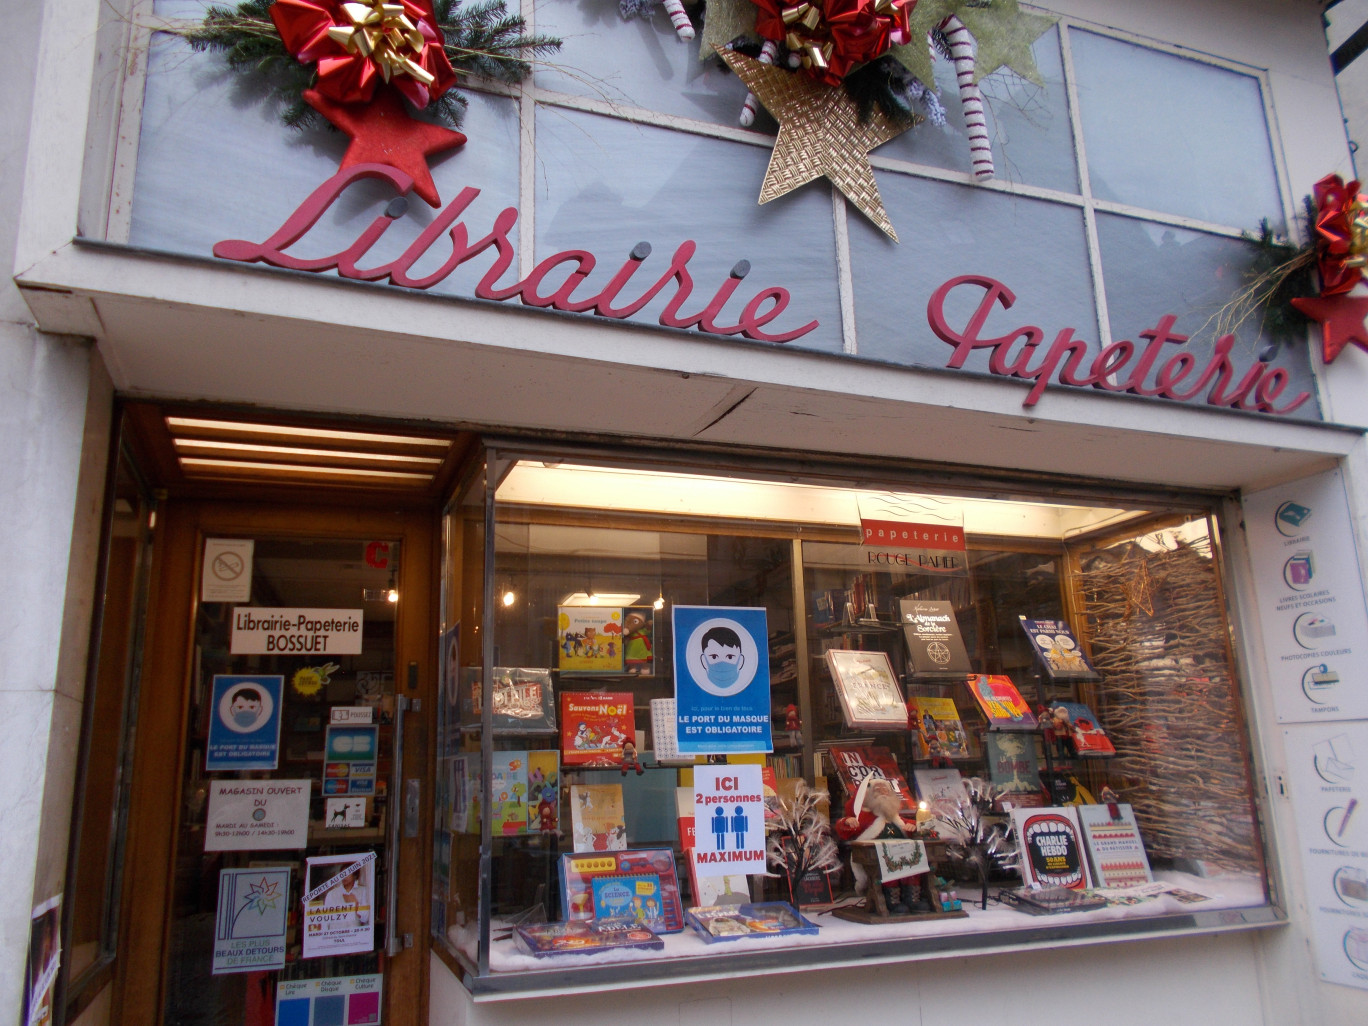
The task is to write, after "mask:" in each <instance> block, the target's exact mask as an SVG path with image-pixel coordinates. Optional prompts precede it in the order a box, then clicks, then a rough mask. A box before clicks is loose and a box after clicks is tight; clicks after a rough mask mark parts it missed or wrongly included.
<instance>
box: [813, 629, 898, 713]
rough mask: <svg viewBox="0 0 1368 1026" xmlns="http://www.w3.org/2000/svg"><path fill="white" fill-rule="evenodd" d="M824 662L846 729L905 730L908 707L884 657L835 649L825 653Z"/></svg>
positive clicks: (876, 653)
mask: <svg viewBox="0 0 1368 1026" xmlns="http://www.w3.org/2000/svg"><path fill="white" fill-rule="evenodd" d="M826 662H827V668H828V669H829V670H830V671H831V679H832V681H833V682H834V684H835V686H836V695H837V697H838V698H840V700H841V711H842V713H844V714H845V722H846V726H847V727H857V728H861V729H865V730H897V731H903V730H906V729H907V706H906V705H904V704H903V696H902V688H900V687H899V686H898V678H897V677H895V676H894V675H893V667H892V665H890V663H889V661H888V656H887V655H885V654H884V653H883V652H854V651H850V650H848V649H840V648H834V649H831V650H829V651H828V652H827V654H826Z"/></svg>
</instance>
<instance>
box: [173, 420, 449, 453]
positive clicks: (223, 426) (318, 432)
mask: <svg viewBox="0 0 1368 1026" xmlns="http://www.w3.org/2000/svg"><path fill="white" fill-rule="evenodd" d="M166 426H167V427H169V428H172V429H173V431H174V429H175V428H183V429H188V430H202V431H224V432H229V433H232V434H258V435H289V436H291V437H295V438H316V439H331V440H333V441H346V442H372V443H374V444H376V445H421V446H425V447H438V448H441V449H446V448H448V447H449V446H450V445H451V441H450V440H449V439H446V438H417V437H413V436H410V435H378V434H372V433H371V432H369V431H331V430H328V429H326V428H311V427H298V426H289V425H284V424H256V423H253V422H251V421H233V420H204V419H201V418H197V417H167V418H166Z"/></svg>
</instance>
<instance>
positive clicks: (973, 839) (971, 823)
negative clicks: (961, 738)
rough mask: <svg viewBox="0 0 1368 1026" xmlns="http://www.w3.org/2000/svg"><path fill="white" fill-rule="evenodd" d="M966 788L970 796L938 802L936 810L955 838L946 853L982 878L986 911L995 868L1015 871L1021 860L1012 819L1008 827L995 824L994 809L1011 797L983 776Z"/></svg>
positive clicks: (938, 817) (968, 784)
mask: <svg viewBox="0 0 1368 1026" xmlns="http://www.w3.org/2000/svg"><path fill="white" fill-rule="evenodd" d="M964 786H965V793H966V797H964V798H957V799H955V800H954V801H949V800H944V799H943V800H941V801H939V802H937V803H936V807H935V809H934V810H933V811H934V812H935V814H936V818H937V819H938V820H940V822H941V824H942V825H943V826H944V827H945V830H946V832H947V833H948V834H949V835H950V838H951V840H950V843H949V844H948V845H947V846H946V849H945V851H946V854H947V855H949V856H950V859H951V861H952V862H954V863H956V864H957V865H959V866H961V867H963V868H964V869H966V870H968V871H969V872H970V873H972V874H973V875H974V876H975V877H977V878H978V880H979V882H980V883H981V884H982V886H983V894H982V899H981V901H980V905H979V907H980V908H985V909H986V908H987V907H988V873H989V872H990V871H991V870H994V869H1011V868H1013V867H1014V866H1015V865H1016V862H1017V860H1018V852H1017V850H1016V845H1015V844H1014V843H1012V826H1011V822H1010V820H1009V821H1008V822H1007V823H1006V825H1005V826H1002V825H999V824H998V823H995V822H992V821H991V817H992V815H993V809H994V806H995V805H996V804H997V803H999V802H1001V801H1002V800H1003V799H1004V798H1009V797H1010V796H1009V795H1008V793H1007V792H1005V791H1003V790H1002V789H1001V788H998V787H994V786H993V785H992V784H988V783H985V782H984V781H983V780H982V779H981V778H979V777H970V778H969V779H967V780H966V781H965V782H964Z"/></svg>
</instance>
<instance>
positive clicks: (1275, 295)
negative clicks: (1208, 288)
mask: <svg viewBox="0 0 1368 1026" xmlns="http://www.w3.org/2000/svg"><path fill="white" fill-rule="evenodd" d="M1304 203H1305V207H1306V213H1305V215H1304V216H1305V218H1306V223H1307V224H1308V225H1314V224H1315V223H1316V203H1315V200H1313V199H1312V198H1311V197H1310V196H1307V197H1305V200H1304ZM1240 237H1241V238H1243V239H1244V240H1245V241H1246V242H1250V243H1253V245H1254V258H1253V260H1251V261H1250V265H1249V269H1248V270H1247V271H1246V272H1245V276H1244V280H1245V283H1244V285H1243V286H1242V287H1241V288H1240V291H1238V292H1237V293H1235V295H1234V296H1233V297H1232V298H1231V300H1230V302H1228V303H1226V304H1225V306H1223V307H1221V309H1220V310H1219V311H1218V312H1217V313H1216V315H1215V318H1214V319H1215V321H1216V334H1217V335H1218V336H1220V335H1230V334H1234V333H1235V331H1236V330H1237V329H1238V328H1239V327H1240V326H1241V325H1242V324H1244V323H1245V322H1246V321H1247V320H1249V318H1251V317H1253V316H1255V315H1256V314H1257V315H1258V317H1259V326H1260V328H1261V330H1262V332H1263V334H1265V335H1267V336H1268V337H1269V338H1270V339H1272V341H1273V346H1272V347H1270V351H1269V353H1268V354H1267V357H1268V358H1271V357H1272V355H1273V350H1275V349H1276V348H1277V347H1278V346H1281V345H1282V344H1283V343H1284V342H1290V341H1293V340H1294V339H1297V338H1303V337H1305V334H1306V325H1307V323H1308V322H1307V319H1306V316H1305V315H1304V314H1303V313H1302V312H1301V311H1300V310H1298V309H1297V308H1296V307H1294V306H1293V305H1292V300H1293V299H1295V298H1297V297H1298V296H1314V295H1316V294H1317V293H1318V292H1319V289H1318V288H1317V285H1316V275H1315V271H1316V243H1315V241H1314V240H1313V241H1311V242H1308V243H1307V244H1306V245H1304V246H1294V245H1292V244H1291V243H1290V242H1288V241H1287V239H1285V238H1283V237H1281V236H1279V235H1278V234H1276V233H1275V232H1274V231H1273V229H1272V228H1271V227H1270V226H1269V224H1268V219H1267V218H1264V219H1263V220H1261V221H1260V222H1259V233H1258V234H1257V235H1255V234H1254V233H1252V232H1241V233H1240ZM1208 323H1209V322H1208ZM1261 358H1262V357H1261Z"/></svg>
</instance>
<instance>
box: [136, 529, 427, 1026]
mask: <svg viewBox="0 0 1368 1026" xmlns="http://www.w3.org/2000/svg"><path fill="white" fill-rule="evenodd" d="M187 505H191V506H193V507H197V508H195V509H189V510H185V509H183V510H181V511H179V514H180V515H181V516H189V517H190V519H192V520H195V521H196V522H197V523H196V525H195V526H196V529H195V530H194V532H193V534H192V533H191V532H190V531H189V530H188V529H187V525H185V524H183V523H180V524H177V525H175V526H176V527H177V528H179V530H178V531H177V530H172V531H170V532H169V534H170V535H171V536H172V537H173V538H174V537H175V536H176V535H179V537H180V539H181V540H182V542H191V539H192V538H193V542H191V543H192V544H193V545H194V553H195V555H194V559H193V561H192V563H191V565H192V566H193V567H194V569H195V578H196V580H195V583H194V586H193V593H192V595H191V596H189V598H190V602H189V605H188V608H186V609H185V616H186V626H187V628H188V630H187V633H186V637H187V638H188V641H187V644H186V647H185V650H184V660H183V665H184V666H185V672H184V678H183V683H184V691H183V693H182V694H181V695H179V696H177V695H173V694H172V693H171V691H170V689H168V688H166V687H165V686H164V681H159V682H158V683H157V684H153V685H152V686H153V687H154V688H157V689H158V690H160V692H161V693H160V695H159V696H156V697H151V696H149V697H148V698H147V701H151V702H162V703H173V702H176V701H177V700H179V702H180V704H181V708H182V716H181V723H182V727H181V730H180V732H179V736H178V737H177V738H176V739H175V742H176V743H173V742H172V741H170V740H169V739H168V738H166V737H165V736H160V737H148V738H144V742H145V744H144V745H143V746H140V747H141V748H144V749H148V748H155V749H159V750H160V751H161V752H162V753H164V755H165V756H172V753H173V752H176V753H177V754H175V755H174V757H172V758H167V759H166V761H165V762H163V764H162V765H163V767H164V768H163V769H162V771H161V776H160V779H159V780H158V779H154V778H153V777H152V776H150V774H151V773H154V772H155V771H152V770H149V769H148V768H147V765H146V764H147V762H148V761H149V758H148V757H147V753H146V752H145V751H144V752H143V754H144V760H143V763H144V772H143V774H142V776H141V779H140V781H139V784H140V787H141V789H142V792H143V794H144V795H147V793H148V792H149V791H150V790H152V789H155V788H158V787H160V788H163V789H164V788H166V787H167V786H168V785H169V784H171V782H172V779H174V780H175V781H176V783H177V787H176V793H177V795H178V799H177V804H176V807H175V809H174V826H173V827H171V826H170V825H169V824H164V820H163V822H162V823H161V824H158V825H163V828H164V829H165V828H169V829H171V830H172V831H173V837H174V844H173V845H172V846H171V854H170V862H169V865H168V866H167V870H168V873H167V877H168V879H167V880H166V882H165V889H164V890H163V891H162V892H161V894H155V892H156V890H157V889H158V888H157V884H158V883H159V881H156V880H150V881H148V891H149V892H150V893H151V894H155V897H154V898H152V899H151V900H149V901H148V902H147V903H146V911H147V913H148V914H151V913H152V912H153V910H154V909H155V906H156V904H157V903H158V901H164V902H165V906H164V908H165V917H164V924H165V925H164V932H163V938H164V940H163V945H162V949H163V954H162V958H161V972H160V986H159V988H158V989H159V992H160V1000H159V1001H158V1004H159V1005H160V1008H161V1013H162V1019H161V1021H162V1022H164V1023H166V1024H174V1026H199V1024H205V1026H209V1024H213V1026H272V1024H278V1026H311V1024H316V1023H325V1022H326V1023H337V1024H338V1026H343V1024H345V1026H353V1024H371V1023H380V1022H384V1023H386V1024H393V1026H398V1024H403V1023H417V1022H422V1021H424V1016H425V1013H426V992H427V985H426V965H425V962H426V956H425V955H421V951H422V948H423V945H422V944H421V943H420V944H419V947H418V949H417V950H409V949H411V948H413V946H414V943H415V938H418V939H422V938H425V936H426V934H427V927H426V908H425V902H424V900H423V899H422V895H423V894H424V893H425V892H426V889H427V880H426V873H427V868H426V866H425V864H424V862H423V861H422V860H421V859H419V858H418V852H419V851H420V850H421V848H422V847H423V846H424V843H425V842H424V835H425V830H426V824H425V823H424V822H423V809H424V805H425V804H426V803H425V802H424V801H423V800H422V794H421V793H422V791H423V790H424V789H425V788H426V786H427V779H428V778H427V771H426V766H427V760H428V752H427V737H426V735H427V730H426V728H425V727H424V726H423V724H424V722H425V721H424V719H423V708H422V706H423V703H422V698H423V697H424V693H425V691H426V689H427V687H428V681H429V679H430V678H431V676H432V675H431V673H430V672H429V671H430V669H431V664H432V662H433V660H432V655H431V653H430V651H429V649H430V648H431V633H430V631H431V627H430V624H429V622H428V616H429V613H428V610H429V609H430V603H429V596H428V594H427V591H428V582H429V577H430V571H429V567H428V561H429V552H430V539H431V529H430V524H429V523H428V518H427V517H426V516H425V515H420V514H410V515H382V514H377V515H375V516H368V515H366V514H364V513H358V512H357V511H349V512H345V513H341V514H337V515H330V514H328V513H326V512H323V511H317V510H306V509H296V510H293V511H291V510H287V509H283V508H281V509H274V510H269V511H265V510H259V511H257V512H256V513H255V514H251V515H244V516H241V517H235V516H233V515H232V513H233V507H232V506H231V504H217V505H208V504H205V505H204V506H200V505H199V504H187ZM171 515H172V516H176V515H177V514H176V513H175V512H173V513H172V514H171ZM168 557H169V558H168V562H170V563H173V564H174V563H176V562H177V560H176V559H175V558H174V556H171V554H170V553H168ZM165 580H166V574H165V573H163V575H162V582H163V584H165ZM186 583H189V582H186ZM161 655H162V657H163V658H165V657H166V653H165V652H163V653H161ZM154 719H155V717H154ZM162 722H166V720H165V719H164V718H163V719H162ZM173 773H174V777H173ZM167 807H168V810H169V803H168V806H167ZM144 822H146V821H144ZM136 901H137V899H136V898H135V903H136ZM136 914H137V912H136V911H135V915H136ZM134 933H135V935H136V933H137V931H136V930H135V931H134ZM135 972H136V971H135ZM125 1011H126V1012H131V1011H132V1009H131V1008H126V1009H125Z"/></svg>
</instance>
